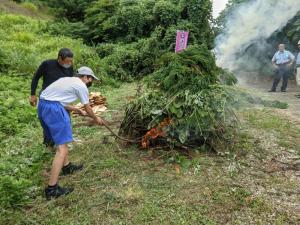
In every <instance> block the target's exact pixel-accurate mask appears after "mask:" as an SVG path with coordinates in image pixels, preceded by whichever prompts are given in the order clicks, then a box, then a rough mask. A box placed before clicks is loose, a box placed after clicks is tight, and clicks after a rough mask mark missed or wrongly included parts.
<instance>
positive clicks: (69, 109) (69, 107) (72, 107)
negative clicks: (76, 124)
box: [65, 105, 87, 116]
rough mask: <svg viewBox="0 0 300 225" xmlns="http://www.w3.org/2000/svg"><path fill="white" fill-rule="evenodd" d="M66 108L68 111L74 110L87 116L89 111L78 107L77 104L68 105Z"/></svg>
mask: <svg viewBox="0 0 300 225" xmlns="http://www.w3.org/2000/svg"><path fill="white" fill-rule="evenodd" d="M65 109H67V110H68V111H72V112H76V113H79V114H80V115H82V116H86V115H87V113H86V112H85V111H83V110H81V109H78V108H76V107H75V106H71V105H66V106H65Z"/></svg>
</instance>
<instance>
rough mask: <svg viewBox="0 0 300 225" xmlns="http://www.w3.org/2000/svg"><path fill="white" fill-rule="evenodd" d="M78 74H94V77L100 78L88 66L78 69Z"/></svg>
mask: <svg viewBox="0 0 300 225" xmlns="http://www.w3.org/2000/svg"><path fill="white" fill-rule="evenodd" d="M77 74H78V75H88V76H92V77H93V78H94V79H96V80H99V78H98V77H96V76H95V74H94V72H93V70H92V69H91V68H89V67H87V66H82V67H80V68H79V69H78V70H77Z"/></svg>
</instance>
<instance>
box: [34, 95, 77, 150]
mask: <svg viewBox="0 0 300 225" xmlns="http://www.w3.org/2000/svg"><path fill="white" fill-rule="evenodd" d="M38 116H39V119H40V122H41V125H42V127H43V129H44V133H45V137H46V138H47V139H48V140H52V141H53V142H54V143H55V144H56V145H62V144H66V143H70V142H72V141H73V135H72V127H71V120H70V116H69V114H68V112H67V110H66V109H65V108H64V107H63V105H62V104H60V103H59V102H53V101H47V100H43V99H40V100H39V104H38Z"/></svg>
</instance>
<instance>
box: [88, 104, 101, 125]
mask: <svg viewBox="0 0 300 225" xmlns="http://www.w3.org/2000/svg"><path fill="white" fill-rule="evenodd" d="M84 109H85V111H86V112H87V115H88V116H89V117H91V118H92V119H94V120H95V122H96V123H97V124H99V125H103V124H104V121H103V120H102V119H101V118H100V117H97V116H96V115H95V113H94V112H93V110H92V108H91V106H90V104H85V105H84Z"/></svg>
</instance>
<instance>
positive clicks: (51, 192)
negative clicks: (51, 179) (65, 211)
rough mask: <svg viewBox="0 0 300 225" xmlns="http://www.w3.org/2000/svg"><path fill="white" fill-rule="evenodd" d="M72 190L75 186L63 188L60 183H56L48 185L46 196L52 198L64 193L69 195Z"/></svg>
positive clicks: (48, 198)
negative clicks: (51, 185) (52, 185)
mask: <svg viewBox="0 0 300 225" xmlns="http://www.w3.org/2000/svg"><path fill="white" fill-rule="evenodd" d="M72 191H74V188H63V187H60V186H59V185H56V186H54V187H49V186H48V187H47V188H45V197H46V199H47V200H51V199H53V198H58V197H60V196H62V195H68V194H70V193H71V192H72Z"/></svg>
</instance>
